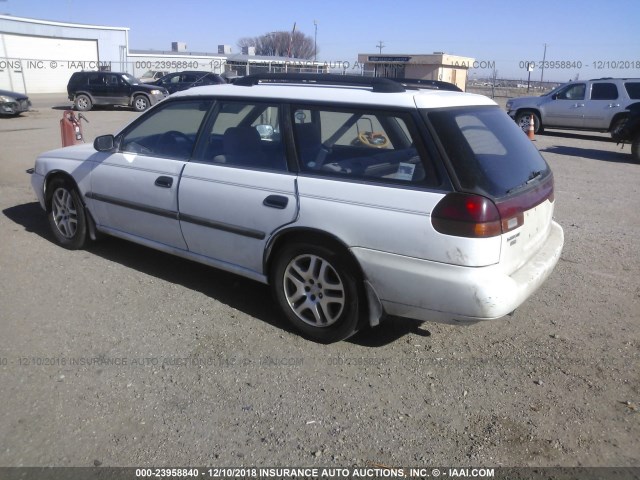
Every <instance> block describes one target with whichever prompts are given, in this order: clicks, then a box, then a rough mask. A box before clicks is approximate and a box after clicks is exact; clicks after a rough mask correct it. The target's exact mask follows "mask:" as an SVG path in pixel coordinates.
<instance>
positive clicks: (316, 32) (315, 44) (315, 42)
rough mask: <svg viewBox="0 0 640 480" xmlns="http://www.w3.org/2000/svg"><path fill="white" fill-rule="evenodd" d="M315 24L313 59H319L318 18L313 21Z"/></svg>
mask: <svg viewBox="0 0 640 480" xmlns="http://www.w3.org/2000/svg"><path fill="white" fill-rule="evenodd" d="M313 26H314V28H315V34H314V35H313V61H314V62H316V61H318V22H317V20H314V21H313Z"/></svg>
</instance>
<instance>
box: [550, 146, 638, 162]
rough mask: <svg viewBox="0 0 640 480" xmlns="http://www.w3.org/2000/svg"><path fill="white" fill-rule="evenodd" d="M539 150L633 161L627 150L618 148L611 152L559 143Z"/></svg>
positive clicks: (557, 153) (571, 155)
mask: <svg viewBox="0 0 640 480" xmlns="http://www.w3.org/2000/svg"><path fill="white" fill-rule="evenodd" d="M540 152H544V153H553V154H556V155H567V156H570V157H582V158H589V159H592V160H600V161H603V162H614V163H635V162H634V160H633V157H632V156H631V153H630V152H629V151H628V150H622V149H621V150H620V151H619V152H612V151H610V150H598V149H596V148H580V147H565V146H560V145H554V146H552V147H547V148H542V149H540Z"/></svg>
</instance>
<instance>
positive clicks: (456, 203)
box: [431, 193, 502, 238]
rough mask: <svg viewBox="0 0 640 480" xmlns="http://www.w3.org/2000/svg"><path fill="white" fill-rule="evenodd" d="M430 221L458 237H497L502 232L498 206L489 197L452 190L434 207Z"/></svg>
mask: <svg viewBox="0 0 640 480" xmlns="http://www.w3.org/2000/svg"><path fill="white" fill-rule="evenodd" d="M431 223H432V224H433V228H435V229H436V231H437V232H440V233H444V234H445V235H454V236H456V237H475V238H484V237H495V236H496V235H500V234H502V223H501V218H500V212H498V207H496V204H495V203H493V202H492V201H491V200H489V199H488V198H486V197H482V196H480V195H471V194H467V193H449V194H447V195H446V196H445V197H444V198H443V199H442V200H440V202H438V204H437V205H436V207H435V208H434V209H433V212H432V213H431Z"/></svg>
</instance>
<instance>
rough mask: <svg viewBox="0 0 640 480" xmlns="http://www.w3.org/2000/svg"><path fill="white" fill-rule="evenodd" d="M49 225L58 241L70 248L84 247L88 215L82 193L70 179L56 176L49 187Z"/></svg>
mask: <svg viewBox="0 0 640 480" xmlns="http://www.w3.org/2000/svg"><path fill="white" fill-rule="evenodd" d="M47 188H48V189H49V190H50V191H51V192H52V193H51V199H50V201H49V208H48V219H49V226H50V227H51V231H52V232H53V236H54V237H55V239H56V241H57V242H58V243H59V244H60V245H61V246H63V247H64V248H68V249H69V250H77V249H79V248H82V247H84V245H85V243H86V241H87V216H86V213H85V211H84V205H83V204H82V200H81V199H80V195H79V194H78V191H77V190H76V189H75V187H74V186H73V185H72V184H71V182H69V181H68V180H65V179H62V178H55V179H53V180H52V181H51V183H50V184H49V185H48V187H47Z"/></svg>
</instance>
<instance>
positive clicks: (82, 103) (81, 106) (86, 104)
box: [74, 95, 93, 112]
mask: <svg viewBox="0 0 640 480" xmlns="http://www.w3.org/2000/svg"><path fill="white" fill-rule="evenodd" d="M74 106H75V107H76V110H79V111H81V112H86V111H87V110H91V107H93V103H92V102H91V99H90V98H89V97H88V96H87V95H78V96H77V97H76V99H75V102H74Z"/></svg>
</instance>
